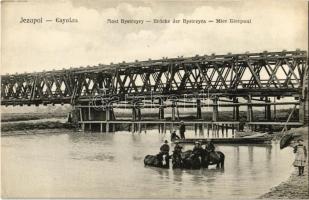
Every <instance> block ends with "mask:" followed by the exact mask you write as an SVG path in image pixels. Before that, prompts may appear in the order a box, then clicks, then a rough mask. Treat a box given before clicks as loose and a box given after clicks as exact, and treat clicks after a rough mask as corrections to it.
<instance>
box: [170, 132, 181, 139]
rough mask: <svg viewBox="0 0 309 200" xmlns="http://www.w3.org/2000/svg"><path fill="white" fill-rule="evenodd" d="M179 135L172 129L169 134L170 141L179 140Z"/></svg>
mask: <svg viewBox="0 0 309 200" xmlns="http://www.w3.org/2000/svg"><path fill="white" fill-rule="evenodd" d="M179 139H180V137H179V136H178V135H177V134H176V131H173V132H172V134H171V141H174V140H179Z"/></svg>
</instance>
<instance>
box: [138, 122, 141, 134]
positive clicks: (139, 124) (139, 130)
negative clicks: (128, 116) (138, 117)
mask: <svg viewBox="0 0 309 200" xmlns="http://www.w3.org/2000/svg"><path fill="white" fill-rule="evenodd" d="M141 132H142V126H141V123H140V122H139V123H138V133H141Z"/></svg>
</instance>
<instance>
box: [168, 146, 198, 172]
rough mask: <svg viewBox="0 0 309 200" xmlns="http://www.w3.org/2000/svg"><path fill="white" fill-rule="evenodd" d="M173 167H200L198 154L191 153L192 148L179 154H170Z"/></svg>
mask: <svg viewBox="0 0 309 200" xmlns="http://www.w3.org/2000/svg"><path fill="white" fill-rule="evenodd" d="M172 164H173V169H175V168H183V169H200V168H201V167H202V165H201V161H200V159H199V156H197V155H195V154H193V153H192V150H188V151H185V152H181V154H180V156H177V155H176V154H173V155H172Z"/></svg>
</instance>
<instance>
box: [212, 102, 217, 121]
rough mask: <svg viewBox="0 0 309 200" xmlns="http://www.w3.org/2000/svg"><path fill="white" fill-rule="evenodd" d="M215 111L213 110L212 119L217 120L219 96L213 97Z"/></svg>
mask: <svg viewBox="0 0 309 200" xmlns="http://www.w3.org/2000/svg"><path fill="white" fill-rule="evenodd" d="M212 101H213V104H214V105H213V107H212V109H213V112H212V121H214V122H216V121H217V120H218V97H215V98H213V100H212Z"/></svg>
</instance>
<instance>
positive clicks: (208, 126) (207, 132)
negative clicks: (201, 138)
mask: <svg viewBox="0 0 309 200" xmlns="http://www.w3.org/2000/svg"><path fill="white" fill-rule="evenodd" d="M207 137H209V124H207Z"/></svg>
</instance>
